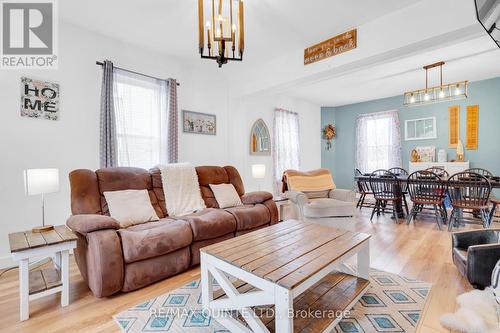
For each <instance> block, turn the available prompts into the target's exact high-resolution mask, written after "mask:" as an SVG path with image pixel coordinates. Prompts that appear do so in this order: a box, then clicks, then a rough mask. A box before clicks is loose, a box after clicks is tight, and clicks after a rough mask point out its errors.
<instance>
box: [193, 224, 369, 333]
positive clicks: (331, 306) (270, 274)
mask: <svg viewBox="0 0 500 333" xmlns="http://www.w3.org/2000/svg"><path fill="white" fill-rule="evenodd" d="M369 239H370V235H368V234H363V233H357V232H350V231H346V230H340V229H335V228H331V227H328V226H323V225H318V224H315V223H310V222H301V221H295V220H289V221H285V222H282V223H279V224H276V225H273V226H271V227H267V228H265V229H260V230H257V231H254V232H252V233H249V234H245V235H242V236H239V237H236V238H233V239H229V240H226V241H224V242H221V243H217V244H213V245H210V246H208V247H205V248H202V249H201V287H202V301H203V307H204V309H205V310H208V311H210V314H211V315H212V316H213V317H214V319H215V320H217V321H218V322H219V323H220V324H222V325H223V326H225V327H226V328H227V329H228V330H230V331H231V332H245V333H249V332H259V333H262V332H278V333H285V332H287V333H291V332H322V331H324V332H328V331H331V330H332V329H333V328H334V327H335V325H337V324H338V322H339V321H340V320H341V319H342V318H343V317H344V315H345V311H347V310H350V309H351V308H352V307H353V305H354V304H355V303H356V302H357V301H358V300H359V299H360V298H361V296H362V295H363V294H364V293H365V292H366V290H367V289H368V288H369V281H368V276H369V268H370V247H369ZM353 255H357V271H356V272H353V271H352V270H351V269H349V268H348V266H346V265H343V263H344V262H345V261H346V260H347V259H348V258H350V257H352V256H353ZM217 285H218V286H220V290H215V289H216V287H217ZM269 309H271V311H267V310H269ZM263 310H264V311H263ZM304 311H306V312H304ZM229 312H232V315H228V313H229Z"/></svg>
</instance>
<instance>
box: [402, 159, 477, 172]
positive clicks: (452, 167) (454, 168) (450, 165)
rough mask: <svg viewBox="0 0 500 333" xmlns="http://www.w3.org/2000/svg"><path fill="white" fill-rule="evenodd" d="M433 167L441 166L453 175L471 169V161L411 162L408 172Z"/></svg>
mask: <svg viewBox="0 0 500 333" xmlns="http://www.w3.org/2000/svg"><path fill="white" fill-rule="evenodd" d="M432 167H441V168H444V169H445V170H446V172H448V173H449V174H450V176H451V175H453V174H455V173H457V172H462V171H465V170H467V169H469V161H467V162H443V163H439V162H410V166H409V168H408V172H409V173H412V172H415V171H419V170H425V169H428V168H432Z"/></svg>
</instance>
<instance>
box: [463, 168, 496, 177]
mask: <svg viewBox="0 0 500 333" xmlns="http://www.w3.org/2000/svg"><path fill="white" fill-rule="evenodd" d="M465 171H466V172H474V173H478V174H480V175H483V176H485V177H486V178H490V177H493V173H492V172H491V171H489V170H486V169H483V168H470V169H467V170H465Z"/></svg>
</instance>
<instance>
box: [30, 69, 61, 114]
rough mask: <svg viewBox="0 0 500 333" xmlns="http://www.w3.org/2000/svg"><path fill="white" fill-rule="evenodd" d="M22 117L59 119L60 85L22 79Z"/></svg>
mask: <svg viewBox="0 0 500 333" xmlns="http://www.w3.org/2000/svg"><path fill="white" fill-rule="evenodd" d="M21 116H22V117H29V118H39V119H47V120H58V119H59V84H57V83H52V82H45V81H41V80H34V79H30V78H27V77H22V78H21Z"/></svg>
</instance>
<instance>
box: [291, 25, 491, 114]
mask: <svg viewBox="0 0 500 333" xmlns="http://www.w3.org/2000/svg"><path fill="white" fill-rule="evenodd" d="M499 59H500V49H499V48H498V47H496V46H495V44H494V42H493V41H492V40H491V38H490V37H489V36H487V35H485V36H484V37H481V38H477V39H473V40H469V41H466V42H462V43H457V44H454V45H452V46H448V47H445V48H440V49H437V50H433V51H430V52H424V53H421V54H418V55H414V56H411V57H406V58H404V59H401V60H398V61H393V62H390V63H384V64H381V65H378V66H373V67H370V68H368V69H362V70H359V71H356V72H354V73H349V74H348V75H344V76H337V77H334V78H330V79H326V80H322V81H320V82H314V83H309V84H302V85H301V86H300V87H296V88H292V89H290V90H289V91H287V93H288V94H290V95H293V96H296V97H299V98H302V99H305V100H308V101H311V102H314V103H316V104H319V105H323V106H339V105H346V104H353V103H358V102H364V101H369V100H373V99H379V98H384V97H391V96H396V95H401V96H402V95H403V93H404V92H405V91H411V90H416V89H422V88H425V71H424V70H423V69H422V66H424V65H426V64H431V63H435V62H437V61H441V60H443V61H445V62H446V64H445V65H444V67H443V81H444V82H443V83H452V82H456V81H463V80H469V81H478V80H483V79H488V78H492V77H498V76H500V61H499ZM435 85H439V70H435V71H432V70H431V71H429V86H435Z"/></svg>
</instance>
